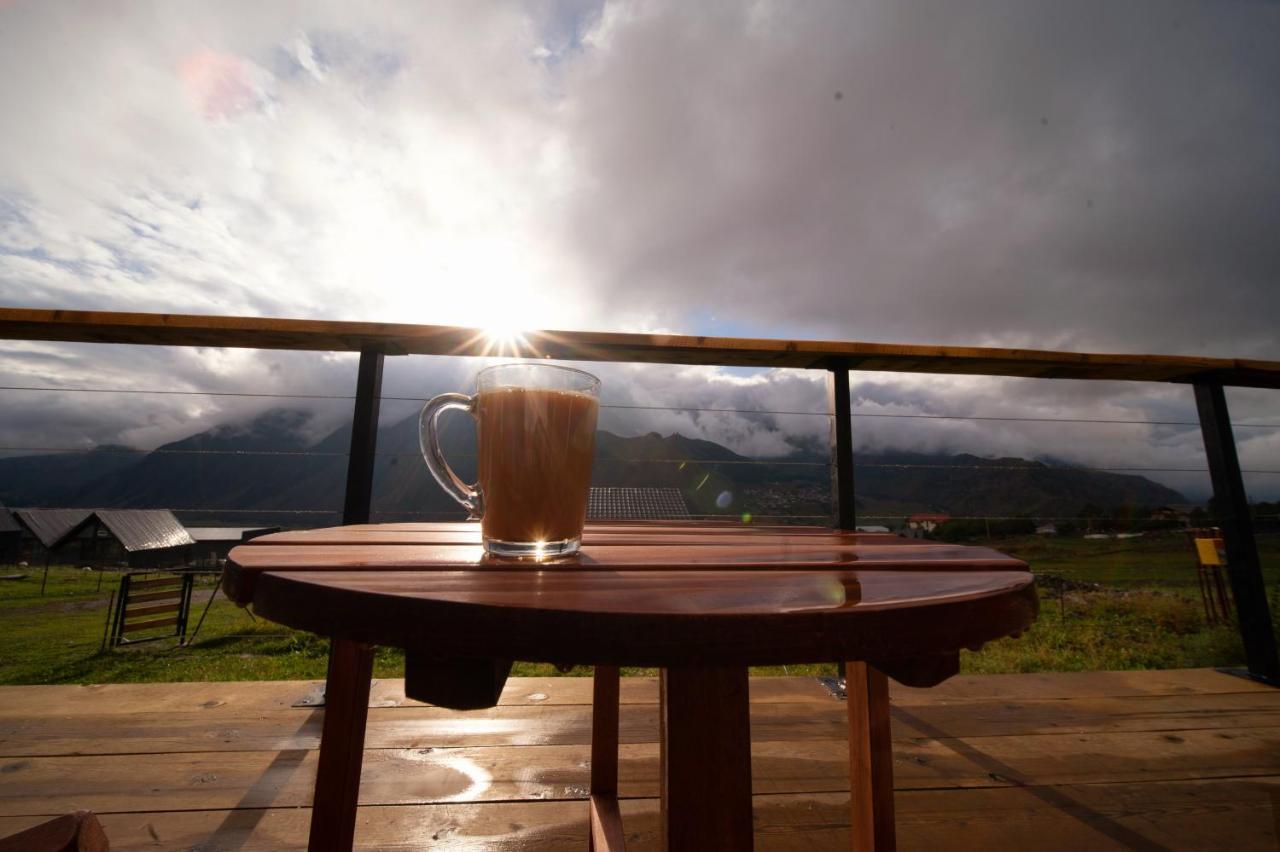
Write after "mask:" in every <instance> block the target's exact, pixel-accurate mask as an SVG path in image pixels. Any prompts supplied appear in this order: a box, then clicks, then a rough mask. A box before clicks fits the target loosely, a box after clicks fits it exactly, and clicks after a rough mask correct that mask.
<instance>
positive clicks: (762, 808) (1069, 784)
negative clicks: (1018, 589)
mask: <svg viewBox="0 0 1280 852" xmlns="http://www.w3.org/2000/svg"><path fill="white" fill-rule="evenodd" d="M310 686H311V685H309V684H305V683H297V682H293V683H288V682H276V683H191V684H136V685H118V686H97V687H83V686H48V687H3V688H0V836H5V835H7V834H10V833H12V832H15V831H18V830H19V829H22V828H25V827H26V826H28V825H32V824H35V823H37V822H40V821H43V819H45V818H47V816H48V815H55V814H61V813H65V812H67V811H71V810H73V809H76V808H89V809H91V810H94V811H96V812H97V813H98V814H100V815H101V819H102V822H103V824H104V826H105V827H106V830H107V833H108V835H109V836H110V838H111V842H112V848H113V849H178V848H200V849H227V850H232V849H234V850H241V849H288V848H298V847H302V846H305V841H306V832H307V822H308V819H309V811H308V808H307V805H308V802H309V799H310V793H311V783H312V778H313V773H314V771H315V763H316V752H315V749H316V746H317V741H318V735H319V731H320V715H321V714H320V711H318V710H314V709H298V708H294V707H291V706H290V705H291V704H292V703H293V702H294V701H295V700H297V699H298V698H299V697H301V696H303V695H304V694H305V693H307V692H308V691H309V689H310ZM751 688H752V719H751V722H752V738H753V740H754V743H755V745H754V755H753V765H754V769H753V775H754V784H755V790H756V799H755V819H756V837H757V844H756V845H757V848H759V849H765V850H775V849H776V850H783V849H787V850H790V849H842V848H847V843H848V807H847V794H846V793H845V792H844V791H845V789H846V786H845V785H846V771H847V770H846V767H845V761H846V758H847V748H846V745H845V729H844V708H843V705H842V703H841V702H839V701H838V700H835V699H833V698H832V697H831V696H830V695H829V694H828V693H827V692H826V691H825V690H824V689H823V688H822V687H821V686H820V685H818V683H817V682H815V681H814V680H812V679H807V678H804V679H802V678H760V679H753V680H752V683H751ZM589 699H590V681H589V680H587V679H581V678H551V679H529V678H524V679H513V680H512V681H511V682H510V683H509V684H508V686H507V690H506V692H505V693H504V695H503V701H502V704H501V705H500V706H498V707H497V708H494V709H493V710H489V711H481V712H475V713H468V714H459V713H453V712H448V711H443V710H440V709H437V708H434V707H428V706H424V705H421V704H417V703H415V702H411V701H406V700H405V699H404V696H403V693H402V692H401V683H400V682H399V681H379V682H378V683H376V684H375V686H374V692H373V697H372V699H371V705H372V706H373V707H374V708H375V709H373V710H371V712H370V715H369V734H368V739H367V742H366V746H367V751H366V753H365V771H364V783H363V785H362V787H361V804H362V809H361V812H360V825H359V828H358V830H357V842H358V844H359V845H361V846H362V847H364V848H391V847H395V848H410V849H411V848H454V849H458V848H465V849H504V850H506V849H517V848H518V849H539V850H545V849H584V848H585V842H584V841H585V836H586V833H585V832H586V805H585V803H584V801H583V797H584V796H585V793H586V784H587V771H588V767H587V758H588V749H587V743H588V736H589V727H588V726H589V718H590V716H589V710H590V707H589V705H588V703H587V702H588V701H589ZM656 699H657V690H656V686H655V683H654V681H652V680H648V679H626V680H624V682H623V689H622V700H623V703H624V706H623V708H622V721H621V732H622V740H623V743H624V745H623V746H622V755H621V774H622V785H621V786H622V790H621V794H622V796H623V797H625V799H626V801H625V802H624V803H623V812H624V817H625V819H626V820H627V830H628V834H629V838H628V840H629V843H630V845H631V848H634V849H641V850H644V849H654V848H656V845H657V844H656V829H657V801H656V799H655V798H654V797H655V796H656V795H657V792H658V790H657V770H658V766H657V748H656V745H655V739H656V736H657V714H656V707H655V702H656ZM893 699H894V701H893V705H894V710H893V726H894V728H893V733H894V740H895V757H896V759H895V767H894V770H895V773H896V786H897V793H896V800H897V808H898V835H899V846H900V848H901V849H906V850H910V849H929V850H940V849H1062V850H1093V849H1111V848H1116V849H1227V848H1230V849H1238V850H1251V849H1276V848H1278V843H1277V837H1278V835H1280V691H1277V690H1273V689H1269V688H1267V687H1263V686H1260V685H1255V684H1252V683H1250V682H1247V681H1245V680H1241V679H1238V678H1234V677H1231V676H1229V675H1224V674H1219V673H1217V672H1213V671H1207V670H1191V671H1176V672H1140V673H1092V674H1054V675H996V676H985V677H976V676H975V677H958V678H955V679H953V680H952V681H950V682H948V683H946V684H944V685H943V686H941V687H939V688H937V689H933V690H911V689H902V688H895V689H894V692H893Z"/></svg>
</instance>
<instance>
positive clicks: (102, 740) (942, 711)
mask: <svg viewBox="0 0 1280 852" xmlns="http://www.w3.org/2000/svg"><path fill="white" fill-rule="evenodd" d="M575 680H578V679H575ZM626 682H627V681H626V680H625V679H624V680H623V683H624V684H625V683H626ZM759 682H760V681H759V680H757V681H755V682H753V683H752V684H751V691H752V706H751V726H752V731H753V738H754V739H755V740H756V741H757V742H763V741H768V740H780V741H800V740H809V741H812V740H832V741H838V740H841V739H842V738H843V737H844V736H845V732H844V728H845V719H844V714H845V705H844V703H843V702H838V701H834V700H831V699H825V700H818V701H796V702H777V701H775V702H764V701H760V700H758V699H756V698H755V695H756V693H757V692H758V691H759V690H758V684H759ZM891 718H892V722H893V736H894V737H895V738H896V739H898V740H900V741H901V740H910V739H927V738H932V737H936V736H937V735H938V731H943V732H945V734H946V735H947V736H951V737H964V738H970V739H972V738H978V737H988V736H1014V735H1038V734H1067V733H1124V732H1137V731H1158V732H1162V733H1177V732H1180V731H1185V730H1206V731H1231V730H1232V729H1235V728H1269V727H1280V697H1277V696H1275V695H1268V694H1265V693H1264V694H1258V693H1239V694H1229V695H1222V696H1196V695H1192V696H1170V697H1153V698H1143V699H1115V698H1094V699H1075V700H1046V701H1040V702H1035V701H1031V702H1027V701H1018V702H1005V701H986V702H973V701H970V702H965V703H962V704H935V705H920V706H915V707H907V706H904V707H895V708H893V709H892V711H891ZM619 721H620V724H619V733H620V736H621V739H622V741H623V742H627V743H641V742H654V741H656V738H657V725H658V722H657V707H656V705H655V704H653V703H636V702H631V703H626V704H624V705H622V708H621V712H620V714H619ZM104 730H110V731H111V736H110V737H103V736H102V732H103V731H104ZM591 730H592V707H591V705H566V704H551V703H524V704H520V703H512V704H502V705H499V706H498V707H495V708H491V709H487V710H482V711H471V712H468V713H466V714H465V715H459V714H456V713H453V712H452V711H448V710H443V709H441V708H435V707H427V706H423V705H417V706H414V707H398V708H385V707H384V708H379V707H377V706H376V705H375V706H374V709H373V710H371V711H370V713H369V717H368V729H367V734H366V740H365V742H366V745H367V747H369V748H415V747H429V746H430V747H451V746H501V745H536V744H563V745H570V744H573V745H582V744H586V743H588V742H589V741H590V737H591ZM319 732H320V714H319V713H318V712H316V711H315V710H313V709H294V710H292V711H291V712H290V713H281V712H278V711H272V710H239V711H235V712H234V713H232V712H231V711H227V710H223V711H221V712H216V711H215V712H210V711H206V710H200V711H190V710H166V711H163V712H160V713H153V714H147V715H140V714H137V713H134V714H118V713H109V714H102V715H93V714H67V715H64V714H62V712H61V708H59V709H58V710H56V711H55V710H50V711H49V712H46V713H43V714H41V715H38V716H0V755H5V756H10V757H20V756H32V755H57V754H128V753H146V752H157V751H167V752H184V751H202V752H203V751H256V750H263V749H292V748H315V747H316V744H317V742H318V737H319Z"/></svg>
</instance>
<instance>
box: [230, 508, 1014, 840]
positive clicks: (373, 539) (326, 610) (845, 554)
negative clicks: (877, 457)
mask: <svg viewBox="0 0 1280 852" xmlns="http://www.w3.org/2000/svg"><path fill="white" fill-rule="evenodd" d="M224 585H225V587H226V590H227V593H228V595H229V596H230V597H231V598H232V599H233V600H235V601H236V602H238V603H241V604H252V605H253V607H254V610H255V612H257V613H258V614H259V615H262V616H265V617H266V618H269V619H271V620H273V621H276V622H279V623H281V624H285V625H288V626H290V627H295V628H300V629H304V630H310V631H313V632H315V633H319V634H322V635H325V636H329V637H332V638H333V640H334V645H333V658H332V665H331V670H330V677H329V684H328V689H327V694H326V711H325V719H324V728H323V734H322V740H321V752H320V761H319V768H318V773H317V780H316V794H315V803H314V808H313V812H312V831H311V848H312V849H330V848H335V849H341V848H349V847H350V845H351V842H352V838H353V832H354V822H355V807H356V796H357V793H358V788H359V775H360V762H361V756H362V752H363V740H364V723H365V717H366V712H367V703H368V692H369V680H370V675H371V670H372V669H371V667H372V649H373V647H374V646H376V645H388V646H393V647H398V648H403V649H404V650H405V694H406V695H407V696H408V697H410V698H416V699H419V700H423V701H428V702H431V703H433V704H438V705H440V706H444V707H452V708H455V709H475V708H481V707H490V706H493V705H494V704H496V703H497V700H498V697H499V695H500V694H501V691H502V686H503V684H504V683H505V681H506V677H507V674H508V673H509V671H510V668H511V661H512V660H515V659H520V660H528V661H537V662H550V663H557V664H561V665H572V664H589V665H593V666H596V683H595V708H594V711H593V729H592V785H591V786H592V796H591V835H592V841H591V843H592V845H593V847H594V848H597V849H604V848H609V849H613V848H620V847H619V844H620V843H621V838H622V832H621V825H620V819H619V817H618V810H617V802H616V791H617V758H616V754H617V701H618V698H617V690H618V667H619V666H652V667H658V668H660V669H661V680H660V684H661V693H660V694H661V699H660V701H661V723H662V736H661V739H662V775H663V778H662V800H663V818H664V821H665V830H666V835H667V840H668V848H669V849H671V850H684V849H691V850H692V849H696V850H710V849H732V850H739V849H748V848H750V847H751V843H752V839H751V835H752V823H751V754H750V746H751V739H750V728H749V718H748V696H747V666H749V665H777V664H788V663H812V662H822V661H833V662H847V663H848V667H847V674H848V676H847V688H848V704H849V716H850V763H851V784H852V788H853V790H852V792H853V799H854V831H853V836H854V846H855V848H859V849H873V848H874V849H890V848H893V843H894V841H893V809H892V796H893V784H892V753H891V750H890V743H889V717H888V690H887V683H886V681H885V674H887V675H888V676H890V677H893V678H894V679H896V680H899V681H901V682H903V683H906V684H909V685H913V686H931V685H934V684H936V683H938V682H940V681H942V680H944V679H946V678H947V677H950V676H951V675H952V674H955V673H956V671H957V670H958V668H959V651H960V649H962V648H977V647H979V646H981V645H982V644H983V643H985V642H988V641H990V640H993V639H998V638H1001V637H1003V636H1008V635H1011V634H1017V633H1019V632H1021V631H1022V630H1024V629H1026V627H1028V626H1029V625H1030V624H1031V622H1032V621H1033V620H1034V619H1035V616H1036V610H1037V602H1036V594H1035V588H1034V583H1033V580H1032V577H1031V574H1030V572H1029V571H1028V569H1027V566H1026V565H1025V564H1024V563H1022V562H1020V561H1018V560H1016V559H1012V558H1010V557H1008V556H1005V555H1003V554H1000V553H997V552H995V551H993V550H989V549H986V548H974V547H959V546H955V545H947V544H940V543H934V542H925V541H919V540H912V539H904V538H899V537H896V536H890V535H883V534H880V535H876V534H869V535H868V534H852V533H837V532H831V531H825V530H820V529H817V528H743V527H724V526H710V525H698V526H692V525H690V526H684V525H679V526H677V525H645V524H617V525H593V526H589V527H588V529H587V533H586V535H585V538H584V546H583V550H582V552H581V553H580V554H579V555H577V556H575V557H570V558H568V559H564V560H560V561H553V562H542V563H526V562H513V561H511V560H495V559H491V558H489V557H487V556H486V555H485V554H484V553H483V550H482V549H481V547H480V545H479V533H478V529H477V525H475V524H393V525H377V526H372V525H368V526H351V527H337V528H331V529H325V530H310V531H303V532H289V533H278V534H276V535H271V536H266V537H263V538H260V539H256V540H254V541H253V543H251V544H248V545H242V546H240V547H237V548H236V549H235V550H233V551H232V552H231V561H230V563H229V566H228V571H227V574H226V578H225V582H224Z"/></svg>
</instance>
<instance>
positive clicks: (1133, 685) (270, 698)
mask: <svg viewBox="0 0 1280 852" xmlns="http://www.w3.org/2000/svg"><path fill="white" fill-rule="evenodd" d="M320 688H322V684H319V683H316V682H314V681H228V682H224V683H204V682H194V683H120V684H59V685H41V686H0V719H2V718H11V717H19V718H21V717H33V718H34V717H40V716H44V715H46V714H50V713H56V715H57V716H59V717H65V716H98V715H109V714H133V713H136V712H137V708H138V706H139V705H145V706H147V707H149V708H152V711H153V713H154V714H157V715H159V714H163V713H172V712H183V711H192V712H196V711H198V712H199V713H202V714H205V715H206V716H209V715H211V714H216V715H223V714H227V713H238V712H240V711H241V710H244V711H246V712H247V711H264V710H284V711H290V712H297V709H296V708H294V707H293V706H292V704H293V702H295V701H297V700H298V698H299V697H301V696H303V695H306V694H308V693H311V692H314V691H316V690H317V689H320ZM1248 693H1253V694H1258V695H1266V696H1274V695H1276V694H1277V693H1276V691H1275V689H1273V688H1272V687H1268V686H1265V685H1263V684H1259V683H1255V682H1253V681H1250V680H1246V679H1244V678H1239V677H1233V676H1231V675H1226V674H1222V673H1221V672H1217V671H1214V670H1213V669H1170V670H1166V671H1131V672H1071V673H1061V672H1058V673H1043V674H1010V675H959V676H957V677H953V678H951V679H950V680H948V681H946V682H944V683H942V684H939V685H938V686H935V687H933V688H932V689H912V688H910V687H904V686H901V685H900V684H896V683H890V685H889V694H890V697H891V702H892V704H893V705H894V706H908V707H918V706H927V705H935V704H963V703H965V702H971V701H972V702H978V703H990V701H991V696H993V695H999V696H1001V697H1002V699H1008V700H1010V701H1023V702H1025V701H1029V702H1041V701H1061V700H1065V699H1071V698H1116V699H1122V698H1127V697H1164V696H1168V697H1175V698H1187V699H1192V698H1194V697H1195V696H1206V695H1232V694H1248ZM619 700H620V701H621V702H622V703H623V704H643V703H653V702H656V701H657V700H658V687H657V679H656V678H652V677H624V678H623V679H622V682H621V694H620V699H619ZM800 700H805V701H816V702H819V703H826V702H829V701H831V700H832V699H831V698H830V695H829V693H827V691H826V690H825V689H823V688H822V687H821V686H820V685H819V684H818V682H817V681H816V680H815V679H813V678H808V677H790V678H788V677H765V678H753V679H752V681H751V703H752V704H753V705H754V704H760V703H766V702H767V703H773V702H784V703H790V702H794V701H800ZM369 702H370V706H371V707H403V708H411V707H421V706H423V705H421V704H420V703H418V702H416V701H412V700H410V699H406V698H405V697H404V687H403V682H402V681H401V680H400V679H398V678H379V679H378V680H377V681H375V682H374V685H373V689H372V693H371V695H370V699H369ZM590 702H591V681H590V679H589V678H583V677H539V678H520V677H516V678H511V679H509V680H508V681H507V687H506V689H505V690H504V691H503V693H502V697H501V698H500V699H499V704H500V705H511V704H538V705H553V704H589V703H590ZM1174 706H1184V705H1174ZM1185 706H1186V707H1187V708H1189V709H1191V710H1193V711H1195V712H1199V709H1197V708H1204V707H1205V705H1198V704H1197V705H1185ZM1229 707H1230V708H1235V709H1240V708H1239V706H1238V705H1229ZM1144 712H1145V711H1144Z"/></svg>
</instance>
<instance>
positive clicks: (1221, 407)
mask: <svg viewBox="0 0 1280 852" xmlns="http://www.w3.org/2000/svg"><path fill="white" fill-rule="evenodd" d="M0 339H10V340H47V341H63V342H80V343H116V344H144V345H160V346H208V347H233V348H250V349H296V350H311V351H349V352H359V353H360V366H359V372H358V379H357V384H356V398H355V411H354V415H353V424H352V426H353V428H352V435H351V452H350V456H349V459H348V469H347V487H346V496H345V502H344V512H343V521H344V523H367V522H368V520H369V507H370V502H371V496H372V490H373V462H374V453H375V450H376V442H377V422H378V409H379V402H380V399H381V388H382V368H383V363H384V360H385V358H386V356H388V355H410V354H425V355H461V356H475V357H482V356H493V355H502V356H505V357H516V358H556V359H564V360H571V361H627V362H647V363H666V364H704V365H718V366H747V367H788V368H801V369H813V370H823V371H825V372H826V373H827V376H828V387H829V394H828V399H829V406H830V412H831V413H832V414H833V415H836V416H833V417H832V418H831V422H832V436H831V452H832V460H833V466H832V500H833V504H834V505H833V513H832V514H833V519H834V525H835V526H836V527H838V528H841V529H853V528H854V525H855V520H856V519H855V513H854V500H853V495H854V479H853V471H854V463H853V428H852V419H851V417H850V416H849V415H850V413H851V410H850V399H849V374H850V371H894V372H910V373H947V374H964V375H980V376H1015V377H1027V378H1042V379H1086V380H1109V381H1117V380H1120V381H1141V382H1177V383H1185V384H1190V385H1192V386H1193V387H1194V390H1195V399H1196V408H1197V412H1198V414H1199V421H1200V427H1201V432H1202V434H1203V437H1204V444H1205V453H1206V457H1207V459H1208V463H1209V474H1210V478H1211V480H1212V483H1213V492H1214V496H1215V498H1216V500H1215V505H1216V506H1217V507H1218V512H1219V514H1218V517H1217V518H1216V523H1217V524H1218V525H1219V526H1220V527H1221V528H1222V531H1223V538H1224V540H1225V543H1226V550H1227V559H1228V562H1229V564H1230V580H1231V589H1232V594H1233V596H1234V598H1235V601H1236V608H1237V614H1238V619H1239V627H1240V633H1241V637H1242V639H1243V641H1244V648H1245V655H1246V659H1247V661H1248V667H1249V668H1248V674H1249V675H1250V676H1252V677H1254V678H1257V679H1261V680H1265V681H1267V682H1269V683H1272V684H1274V685H1277V686H1280V655H1278V654H1277V649H1276V638H1275V634H1274V631H1273V630H1272V626H1271V614H1270V611H1269V609H1268V605H1267V598H1266V590H1265V587H1264V584H1263V579H1262V570H1261V566H1260V563H1259V559H1258V549H1257V543H1256V541H1255V538H1254V531H1253V523H1252V519H1251V517H1250V513H1249V504H1248V498H1247V496H1246V493H1245V488H1244V480H1243V475H1242V473H1241V470H1240V463H1239V459H1238V457H1237V454H1236V443H1235V438H1234V436H1233V433H1232V428H1231V422H1230V418H1229V416H1228V411H1227V402H1226V395H1225V393H1224V388H1225V387H1232V386H1235V387H1255V388H1272V389H1280V362H1275V361H1257V360H1238V359H1226V358H1193V357H1179V356H1168V355H1125V354H1099V353H1077V352H1054V351H1045V350H1035V349H1001V348H990V347H954V346H908V345H897V344H883V343H856V342H840V341H797V340H772V339H747V338H725V337H701V336H686V335H668V334H619V333H603V332H581V331H532V332H525V333H523V334H520V335H512V336H510V337H507V338H504V339H503V340H501V341H496V340H495V339H493V338H492V337H490V336H489V335H487V334H485V333H484V332H483V331H480V330H477V329H465V328H455V327H450V326H432V325H406V324H399V323H366V322H327V321H317V320H290V319H273V318H257V317H221V316H192V315H183V314H140V313H113V312H102V311H61V310H35V309H23V308H0Z"/></svg>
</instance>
